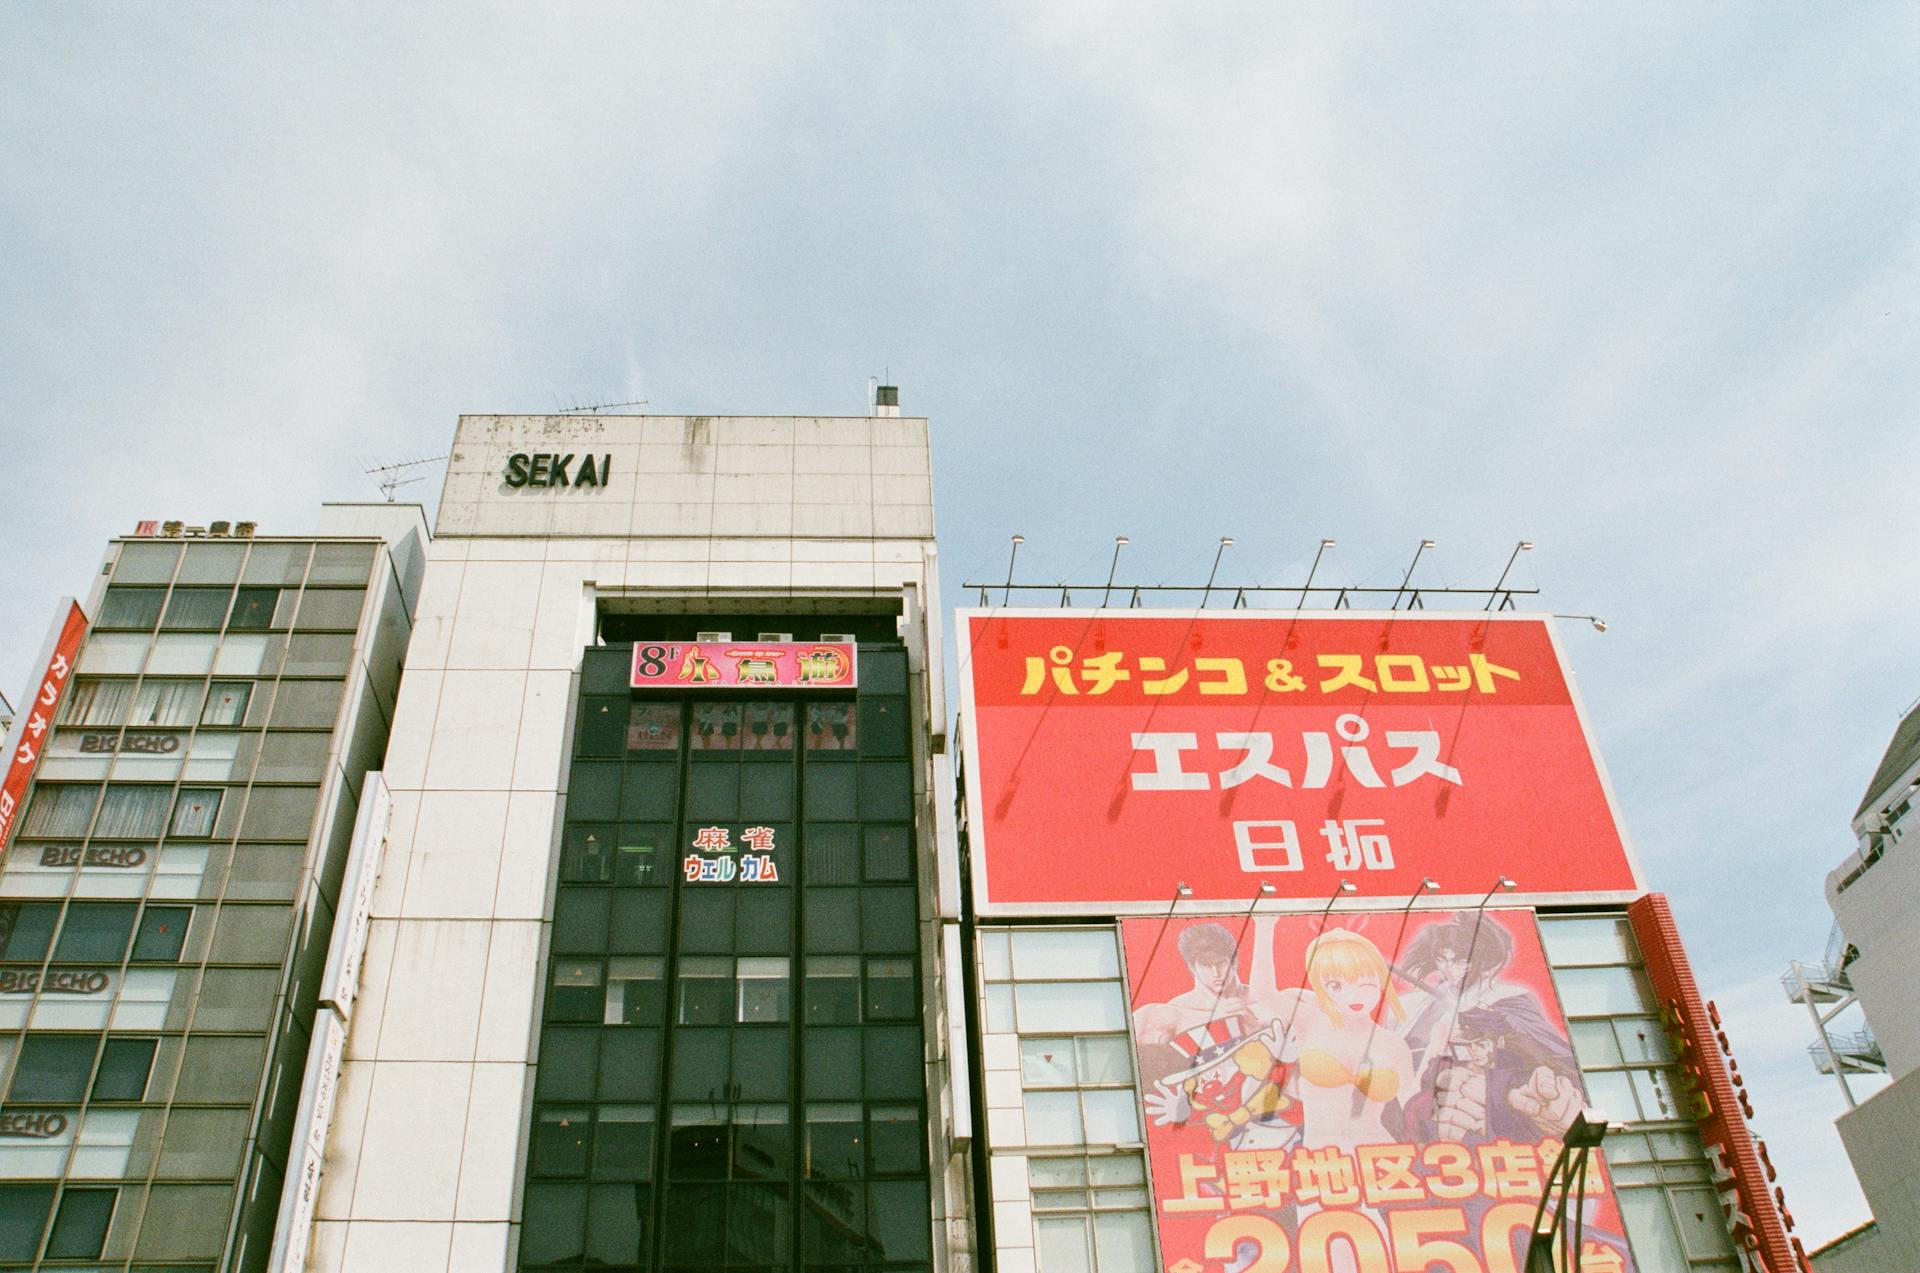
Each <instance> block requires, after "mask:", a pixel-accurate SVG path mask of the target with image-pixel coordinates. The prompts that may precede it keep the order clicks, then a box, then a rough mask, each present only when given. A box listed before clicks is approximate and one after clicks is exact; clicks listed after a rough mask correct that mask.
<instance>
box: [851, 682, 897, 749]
mask: <svg viewBox="0 0 1920 1273" xmlns="http://www.w3.org/2000/svg"><path fill="white" fill-rule="evenodd" d="M907 720H908V718H907V700H906V699H904V698H892V697H887V698H870V697H868V696H866V695H864V694H863V695H861V697H860V754H861V755H863V756H904V755H906V754H907V735H908V731H907Z"/></svg>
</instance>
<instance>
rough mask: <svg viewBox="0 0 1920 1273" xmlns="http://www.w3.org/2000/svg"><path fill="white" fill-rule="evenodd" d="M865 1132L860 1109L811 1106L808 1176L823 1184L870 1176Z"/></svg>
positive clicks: (808, 1139) (808, 1107)
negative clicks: (868, 1174)
mask: <svg viewBox="0 0 1920 1273" xmlns="http://www.w3.org/2000/svg"><path fill="white" fill-rule="evenodd" d="M864 1132H865V1122H864V1120H863V1118H862V1116H861V1110H860V1107H859V1106H858V1105H851V1104H847V1105H828V1104H814V1105H809V1106H807V1162H806V1170H807V1175H808V1176H809V1177H811V1178H813V1179H815V1180H821V1179H845V1178H848V1177H857V1176H862V1175H864V1174H866V1149H865V1145H864Z"/></svg>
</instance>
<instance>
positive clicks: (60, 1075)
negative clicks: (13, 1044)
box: [7, 1034, 100, 1104]
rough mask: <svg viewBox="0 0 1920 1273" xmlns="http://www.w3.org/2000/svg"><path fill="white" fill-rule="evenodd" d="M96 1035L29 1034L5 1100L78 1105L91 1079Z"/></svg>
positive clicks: (98, 1043) (16, 1064) (25, 1039)
mask: <svg viewBox="0 0 1920 1273" xmlns="http://www.w3.org/2000/svg"><path fill="white" fill-rule="evenodd" d="M99 1045H100V1036H99V1035H97V1034H29V1035H28V1036H26V1038H24V1039H22V1040H21V1041H20V1058H19V1060H18V1061H16V1062H15V1064H14V1067H13V1086H12V1088H11V1089H9V1091H8V1093H7V1099H8V1100H9V1101H11V1102H14V1103H15V1104H18V1103H20V1102H22V1101H48V1102H56V1103H62V1104H66V1103H77V1102H78V1101H79V1100H80V1098H81V1097H82V1096H84V1095H86V1091H87V1080H88V1079H90V1078H92V1077H93V1052H94V1049H95V1048H97V1047H98V1046H99Z"/></svg>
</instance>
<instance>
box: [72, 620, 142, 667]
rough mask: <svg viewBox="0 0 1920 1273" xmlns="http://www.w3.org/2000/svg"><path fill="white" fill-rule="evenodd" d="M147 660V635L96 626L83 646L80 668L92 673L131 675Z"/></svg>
mask: <svg viewBox="0 0 1920 1273" xmlns="http://www.w3.org/2000/svg"><path fill="white" fill-rule="evenodd" d="M146 661H147V638H146V637H145V636H142V635H140V634H138V633H134V632H107V631H103V630H101V629H100V628H95V629H94V630H93V634H92V635H91V636H89V637H88V638H87V643H86V644H85V645H84V646H82V647H81V650H80V662H79V664H78V666H79V669H80V670H81V671H82V672H87V673H92V674H113V673H121V674H131V673H135V672H138V671H139V670H140V669H141V667H142V666H144V665H145V664H146Z"/></svg>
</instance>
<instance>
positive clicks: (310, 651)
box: [280, 632, 353, 676]
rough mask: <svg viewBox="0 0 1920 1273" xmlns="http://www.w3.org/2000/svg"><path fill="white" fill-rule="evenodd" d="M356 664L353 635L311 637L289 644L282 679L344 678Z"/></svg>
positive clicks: (303, 636) (294, 639) (295, 639)
mask: <svg viewBox="0 0 1920 1273" xmlns="http://www.w3.org/2000/svg"><path fill="white" fill-rule="evenodd" d="M352 662H353V636H352V634H351V633H346V632H342V633H340V634H338V635H318V636H315V635H307V634H302V635H300V636H296V637H291V638H289V639H288V641H287V663H286V666H285V667H283V668H281V669H280V675H282V676H344V675H346V671H347V667H348V665H349V664H351V663H352Z"/></svg>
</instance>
